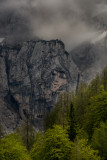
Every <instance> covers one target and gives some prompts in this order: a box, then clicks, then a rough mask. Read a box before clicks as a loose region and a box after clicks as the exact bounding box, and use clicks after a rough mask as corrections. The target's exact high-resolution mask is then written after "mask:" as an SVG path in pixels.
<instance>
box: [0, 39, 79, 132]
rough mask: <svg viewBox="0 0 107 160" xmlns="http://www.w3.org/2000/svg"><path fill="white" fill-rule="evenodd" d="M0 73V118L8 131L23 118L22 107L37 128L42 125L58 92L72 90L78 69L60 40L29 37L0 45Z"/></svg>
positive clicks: (74, 86) (40, 127)
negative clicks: (22, 41) (32, 39)
mask: <svg viewBox="0 0 107 160" xmlns="http://www.w3.org/2000/svg"><path fill="white" fill-rule="evenodd" d="M0 76H1V78H0V99H1V106H0V122H1V123H2V125H3V126H4V128H5V129H6V132H11V131H13V130H14V129H16V127H17V126H18V125H20V123H21V122H22V121H23V120H24V118H25V115H24V113H25V111H28V112H29V114H30V119H31V121H32V123H33V124H34V125H35V127H36V129H42V125H43V116H44V114H45V113H46V112H49V111H51V110H52V108H53V106H54V104H55V102H56V101H57V99H58V96H59V94H60V93H61V92H63V91H70V90H71V89H72V90H73V89H74V90H75V88H76V83H77V78H78V69H77V67H76V65H75V64H74V62H73V61H72V59H70V58H69V53H67V52H66V51H65V47H64V44H63V42H61V41H59V40H52V41H43V40H42V41H28V42H25V43H24V44H23V45H22V46H21V45H15V46H11V45H6V44H2V45H1V46H0ZM4 119H5V120H4Z"/></svg>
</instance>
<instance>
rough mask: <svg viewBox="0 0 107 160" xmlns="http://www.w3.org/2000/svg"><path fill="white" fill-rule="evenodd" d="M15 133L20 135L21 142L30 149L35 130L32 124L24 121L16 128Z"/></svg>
mask: <svg viewBox="0 0 107 160" xmlns="http://www.w3.org/2000/svg"><path fill="white" fill-rule="evenodd" d="M17 133H18V134H19V135H20V137H21V139H22V142H23V144H24V145H25V146H26V148H27V149H28V150H30V149H31V148H32V146H33V143H34V139H35V135H34V134H35V132H34V128H33V126H32V124H31V123H30V122H28V123H27V121H25V122H24V123H23V124H22V125H21V127H20V128H18V129H17Z"/></svg>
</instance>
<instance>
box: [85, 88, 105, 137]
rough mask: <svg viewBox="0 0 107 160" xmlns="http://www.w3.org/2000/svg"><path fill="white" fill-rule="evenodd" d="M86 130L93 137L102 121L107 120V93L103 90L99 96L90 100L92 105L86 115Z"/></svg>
mask: <svg viewBox="0 0 107 160" xmlns="http://www.w3.org/2000/svg"><path fill="white" fill-rule="evenodd" d="M85 116H86V117H85V125H84V126H85V129H86V130H87V132H88V133H89V135H90V136H92V134H93V131H94V128H96V127H99V124H100V122H101V121H103V122H105V121H106V118H107V91H104V90H102V91H101V92H99V94H98V95H96V96H94V97H91V98H90V105H89V106H88V107H87V113H86V115H85Z"/></svg>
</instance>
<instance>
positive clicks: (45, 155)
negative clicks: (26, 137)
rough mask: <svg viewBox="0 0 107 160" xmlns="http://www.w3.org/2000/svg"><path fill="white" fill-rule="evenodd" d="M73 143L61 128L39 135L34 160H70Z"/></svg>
mask: <svg viewBox="0 0 107 160" xmlns="http://www.w3.org/2000/svg"><path fill="white" fill-rule="evenodd" d="M72 148H73V143H71V142H70V141H69V138H68V135H67V133H66V131H65V130H63V128H62V127H61V126H58V125H56V126H54V128H53V129H49V130H47V131H46V132H45V133H44V135H39V136H38V139H37V140H36V143H35V144H34V146H33V148H32V151H31V157H32V159H33V160H35V159H37V160H70V159H71V156H72Z"/></svg>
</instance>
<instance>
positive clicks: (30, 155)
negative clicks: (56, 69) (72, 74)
mask: <svg viewBox="0 0 107 160" xmlns="http://www.w3.org/2000/svg"><path fill="white" fill-rule="evenodd" d="M0 160H107V67H106V68H105V69H104V70H103V71H102V72H101V73H100V74H98V75H96V77H95V78H94V79H93V80H92V81H91V83H90V84H86V83H84V82H81V83H80V85H79V87H78V89H77V91H76V93H75V92H70V93H66V92H63V93H62V94H61V95H60V97H59V99H58V101H57V103H56V104H55V106H54V109H53V110H52V112H50V113H47V114H46V116H45V117H44V131H43V132H38V133H35V130H34V127H33V126H32V125H31V123H30V120H29V115H27V116H26V120H25V122H24V123H23V124H22V126H21V127H20V128H18V129H17V130H16V131H15V132H14V133H12V134H9V135H7V136H5V135H4V134H3V128H2V126H0Z"/></svg>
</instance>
